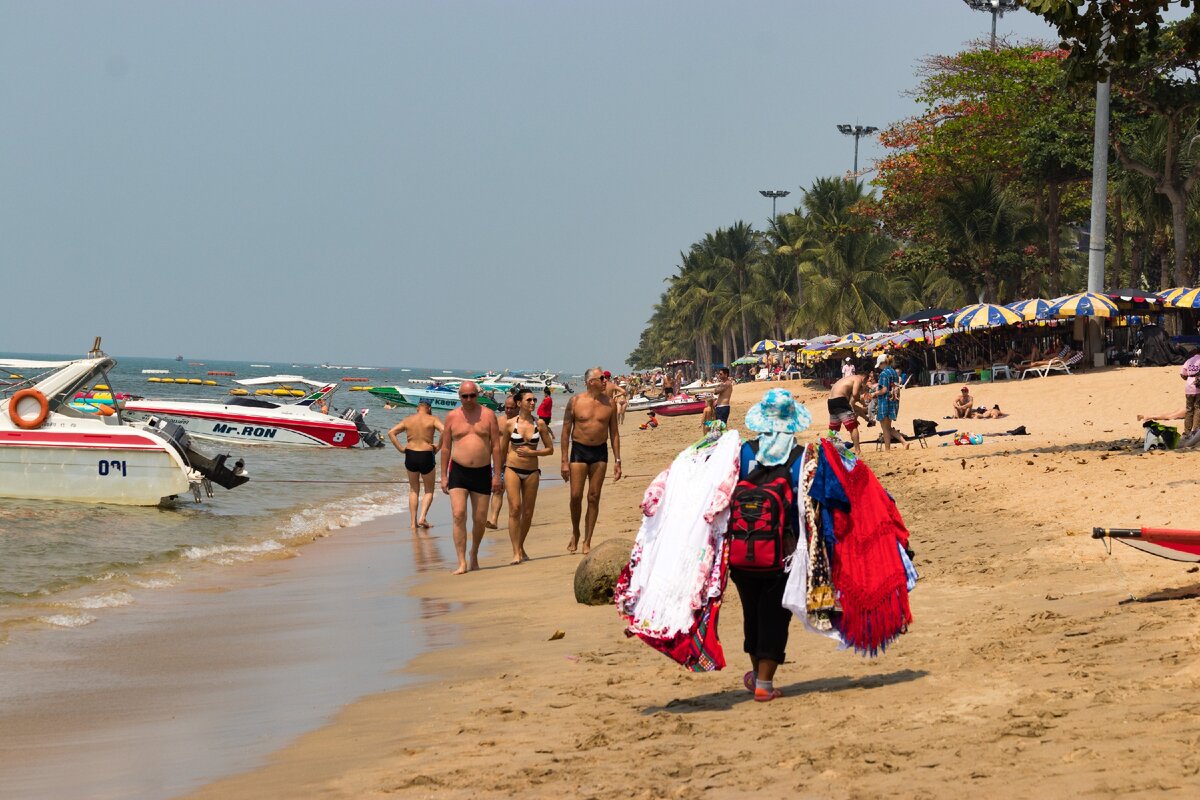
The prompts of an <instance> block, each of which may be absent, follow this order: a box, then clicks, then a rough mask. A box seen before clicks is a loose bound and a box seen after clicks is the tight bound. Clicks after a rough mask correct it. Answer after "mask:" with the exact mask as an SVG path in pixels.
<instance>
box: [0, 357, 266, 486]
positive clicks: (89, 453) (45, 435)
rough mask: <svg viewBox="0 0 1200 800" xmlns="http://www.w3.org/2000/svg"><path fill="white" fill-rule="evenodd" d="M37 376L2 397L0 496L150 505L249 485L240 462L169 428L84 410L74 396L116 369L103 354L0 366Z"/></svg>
mask: <svg viewBox="0 0 1200 800" xmlns="http://www.w3.org/2000/svg"><path fill="white" fill-rule="evenodd" d="M0 365H3V366H7V367H8V368H10V369H22V370H26V371H30V372H32V371H41V372H40V373H39V374H38V375H37V376H36V377H34V378H31V379H29V380H25V381H22V382H21V383H17V384H13V385H12V386H8V387H5V388H4V391H3V393H2V394H0V397H2V399H0V496H4V497H18V498H27V499H35V500H70V501H77V502H94V503H114V504H118V505H134V506H153V505H158V504H159V503H161V502H162V501H163V500H166V499H169V498H172V497H175V496H176V495H181V494H184V493H187V492H191V494H192V496H193V497H194V498H195V499H196V502H199V501H200V497H201V492H202V491H203V492H205V493H207V494H208V496H209V497H211V496H212V483H217V484H219V485H221V486H224V487H225V488H226V489H232V488H234V487H236V486H239V485H241V484H243V483H245V482H246V481H247V480H249V476H248V475H247V474H246V471H245V469H244V468H243V463H242V462H241V461H238V462H237V464H235V465H234V466H232V467H230V466H226V464H225V461H226V460H227V459H228V456H225V455H221V456H217V457H215V458H213V457H210V456H208V455H206V454H204V453H202V452H200V451H199V450H196V449H195V448H194V447H193V446H192V442H191V440H190V438H189V437H188V435H187V433H186V431H184V430H183V428H181V427H180V426H178V425H173V424H171V423H170V422H169V421H167V420H163V419H152V420H146V421H140V422H139V421H134V420H132V419H130V417H129V416H128V415H126V414H125V413H124V410H123V405H124V404H123V403H121V402H117V403H116V404H114V405H113V406H104V407H103V408H102V409H101V408H98V407H93V410H92V411H90V412H89V411H85V410H83V409H80V408H75V407H73V406H72V401H74V399H75V395H76V393H77V392H80V391H87V390H89V389H90V387H92V386H93V385H95V384H96V383H103V384H107V383H108V376H107V373H108V370H110V369H111V368H112V367H114V366H115V365H116V362H115V361H113V360H112V359H111V358H109V357H108V356H106V355H104V354H103V353H102V352H100V350H99V340H97V342H96V346H95V347H94V348H93V350H92V352H91V353H90V354H89V356H88V357H87V358H83V359H78V360H72V361H29V360H0Z"/></svg>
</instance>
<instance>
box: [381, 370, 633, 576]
mask: <svg viewBox="0 0 1200 800" xmlns="http://www.w3.org/2000/svg"><path fill="white" fill-rule="evenodd" d="M610 377H611V375H610V373H608V372H606V371H604V370H603V369H601V368H600V367H592V368H591V369H589V370H587V372H586V373H584V386H585V388H586V391H584V392H582V393H580V394H577V395H575V396H573V397H572V398H571V399H570V400H569V401H568V402H567V405H566V408H565V409H564V413H563V421H562V432H561V436H560V441H561V443H562V446H561V451H562V469H561V475H562V478H563V480H564V481H566V482H567V483H568V484H569V486H570V511H571V539H570V541H569V543H568V544H567V550H568V551H569V552H571V553H575V552H578V551H579V550H580V547H581V546H582V551H583V552H584V553H587V552H589V551H590V549H591V544H592V534H593V533H594V532H595V528H596V520H597V518H598V516H599V513H600V495H601V491H602V489H603V486H604V480H605V477H606V475H607V472H608V464H609V460H610V458H611V460H612V462H613V480H620V479H621V437H620V430H619V428H618V425H619V419H620V409H619V405H620V400H621V399H624V397H625V392H624V391H623V390H621V389H620V388H619V387H616V386H612V387H610V385H609V384H610V380H609V379H610ZM458 397H459V406H458V407H457V408H455V409H454V410H452V411H450V412H449V413H448V414H447V415H446V418H445V421H442V420H440V419H438V418H437V417H436V416H434V415H433V413H432V411H431V409H430V406H429V404H428V403H421V404H420V405H418V406H417V413H416V414H414V415H412V416H410V417H407V418H405V419H404V420H402V421H401V422H399V423H398V424H397V425H395V426H394V427H393V428H392V429H391V430H390V431H388V438H389V439H390V440H391V442H392V444H393V446H395V448H396V449H397V450H398V451H400V452H401V453H403V454H404V459H405V469H406V470H407V471H408V484H409V514H410V518H411V520H412V530H413V533H414V534H415V535H418V536H420V535H424V533H423V532H424V531H425V529H427V528H428V527H429V521H428V514H429V508H430V506H431V505H432V504H433V488H434V487H433V483H434V469H435V458H434V455H435V452H436V453H437V454H438V457H439V458H438V460H439V461H440V466H441V469H440V479H441V480H440V483H441V489H442V492H443V493H444V494H446V495H448V496H449V497H450V509H451V515H452V519H453V538H454V548H455V551H456V553H457V555H458V567H457V569H456V570H455V571H454V574H456V575H461V574H463V573H466V572H470V571H473V570H477V569H479V547H480V545H481V544H482V542H483V535H484V531H485V530H486V529H487V528H488V527H492V528H495V527H497V521H498V517H499V512H500V502H502V501H497V500H493V499H492V498H499V497H501V496H502V495H501V492H503V493H504V494H505V495H507V498H508V508H509V515H508V534H509V539H510V542H511V544H512V560H511V561H510V562H509V563H510V564H514V565H515V564H520V563H521V562H523V561H527V560H529V555H528V554H527V553H526V552H525V540H526V537H527V536H528V535H529V528H530V525H531V524H532V521H533V512H534V508H535V507H536V504H537V492H538V486H539V483H540V479H541V469H540V467H539V459H540V458H543V457H546V456H552V455H554V451H555V446H554V435H553V433H552V432H551V430H550V426H549V421H550V420H549V417H550V410H551V403H552V401H550V398H549V389H547V390H546V397H545V398H543V400H542V402H541V405H540V406H539V405H538V400H537V398H536V396H535V395H534V393H533V391H532V390H530V389H523V388H518V389H514V390H513V392H512V393H511V394H510V395H509V396H507V397H506V398H505V408H504V418H503V419H500V418H498V417H497V416H496V414H495V413H494V412H493V411H491V410H490V409H488V408H486V407H484V406H482V405H481V404H480V403H479V386H478V385H477V384H476V383H475V382H474V381H463V383H462V384H461V385H459V387H458ZM401 435H403V436H404V437H405V440H406V441H405V442H404V443H401V441H400V437H401ZM610 444H611V455H610V450H609V448H610ZM585 492H586V496H587V511H586V515H585V514H584V507H583V499H584V495H585ZM490 509H495V512H494V514H491V515H489V511H490ZM468 515H469V520H470V528H471V535H470V544H469V547H468V537H467V528H468ZM581 523H582V528H581ZM581 538H582V542H581Z"/></svg>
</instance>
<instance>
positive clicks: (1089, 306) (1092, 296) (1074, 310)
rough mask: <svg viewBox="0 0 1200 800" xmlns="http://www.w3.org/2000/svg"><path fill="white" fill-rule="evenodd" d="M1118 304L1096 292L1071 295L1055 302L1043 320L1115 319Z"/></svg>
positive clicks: (1117, 312) (1047, 310)
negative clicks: (1077, 318)
mask: <svg viewBox="0 0 1200 800" xmlns="http://www.w3.org/2000/svg"><path fill="white" fill-rule="evenodd" d="M1119 313H1120V312H1119V311H1118V310H1117V304H1116V303H1114V302H1113V301H1112V300H1109V299H1108V298H1107V297H1105V296H1104V295H1102V294H1097V293H1096V292H1080V293H1079V294H1069V295H1067V296H1066V297H1062V298H1059V299H1058V300H1055V301H1054V302H1053V303H1052V304H1051V305H1050V307H1049V308H1047V309H1046V312H1045V314H1044V315H1043V316H1042V317H1041V319H1049V318H1050V317H1115V316H1117V315H1118V314H1119Z"/></svg>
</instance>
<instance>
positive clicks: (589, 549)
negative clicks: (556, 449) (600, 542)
mask: <svg viewBox="0 0 1200 800" xmlns="http://www.w3.org/2000/svg"><path fill="white" fill-rule="evenodd" d="M590 552H592V543H591V542H584V543H583V554H584V555H585V556H586V555H587V554H588V553H590Z"/></svg>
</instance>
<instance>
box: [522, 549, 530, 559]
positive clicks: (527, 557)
mask: <svg viewBox="0 0 1200 800" xmlns="http://www.w3.org/2000/svg"><path fill="white" fill-rule="evenodd" d="M521 560H522V561H528V560H529V554H528V553H526V552H525V551H524V550H522V551H521Z"/></svg>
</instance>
